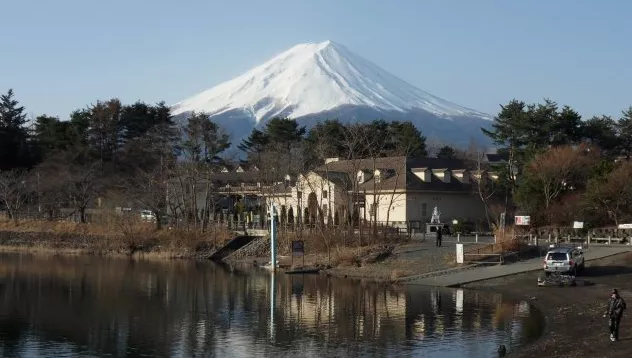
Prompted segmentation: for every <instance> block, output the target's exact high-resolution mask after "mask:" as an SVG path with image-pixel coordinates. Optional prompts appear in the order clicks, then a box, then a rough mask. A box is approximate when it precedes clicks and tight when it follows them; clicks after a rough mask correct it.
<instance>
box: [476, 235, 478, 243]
mask: <svg viewBox="0 0 632 358" xmlns="http://www.w3.org/2000/svg"><path fill="white" fill-rule="evenodd" d="M476 243H477V244H478V233H476Z"/></svg>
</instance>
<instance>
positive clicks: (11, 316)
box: [0, 254, 543, 358]
mask: <svg viewBox="0 0 632 358" xmlns="http://www.w3.org/2000/svg"><path fill="white" fill-rule="evenodd" d="M0 301H1V302H0V303H1V304H0V356H2V357H107V356H110V357H275V358H280V357H301V358H306V357H390V356H396V357H468V358H476V357H494V356H496V350H497V347H498V345H499V344H505V345H506V346H507V348H508V350H509V351H511V350H515V349H518V347H520V345H523V344H525V343H528V342H530V341H533V340H534V339H536V338H538V337H539V335H540V334H541V332H542V329H543V323H542V322H543V320H542V317H541V315H540V314H539V312H538V311H536V310H535V309H533V308H531V307H530V306H529V305H528V304H527V303H526V302H516V301H511V300H507V299H505V298H503V297H502V295H499V294H494V293H487V292H480V291H468V290H461V289H454V290H452V289H450V290H434V289H430V288H424V287H392V286H387V285H375V284H367V283H362V282H359V281H352V280H345V279H335V278H327V277H324V276H320V275H304V276H294V275H285V274H276V275H274V276H273V275H272V274H271V273H269V272H267V271H264V270H258V269H254V268H253V269H243V268H242V269H231V268H229V267H224V266H219V265H216V264H214V263H212V262H184V261H173V262H153V261H131V260H124V259H106V258H97V257H85V256H81V257H74V256H32V255H16V254H2V255H0Z"/></svg>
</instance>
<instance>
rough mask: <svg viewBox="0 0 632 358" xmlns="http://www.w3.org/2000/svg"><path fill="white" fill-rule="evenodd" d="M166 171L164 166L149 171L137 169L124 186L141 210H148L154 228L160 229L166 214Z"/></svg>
mask: <svg viewBox="0 0 632 358" xmlns="http://www.w3.org/2000/svg"><path fill="white" fill-rule="evenodd" d="M167 185H168V173H167V172H166V170H165V168H155V169H153V170H150V171H144V170H142V169H138V170H137V171H136V173H135V174H134V176H132V177H131V178H130V179H129V181H128V183H127V185H126V188H125V191H126V192H127V193H128V195H129V197H130V198H132V200H133V202H134V203H136V205H137V206H138V207H140V208H141V209H142V210H149V211H151V213H152V214H153V216H154V218H155V220H156V230H160V229H162V222H163V221H164V218H165V216H166V214H167Z"/></svg>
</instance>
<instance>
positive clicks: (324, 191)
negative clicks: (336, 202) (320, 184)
mask: <svg viewBox="0 0 632 358" xmlns="http://www.w3.org/2000/svg"><path fill="white" fill-rule="evenodd" d="M323 199H329V192H327V190H323Z"/></svg>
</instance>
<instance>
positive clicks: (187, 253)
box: [0, 230, 214, 260]
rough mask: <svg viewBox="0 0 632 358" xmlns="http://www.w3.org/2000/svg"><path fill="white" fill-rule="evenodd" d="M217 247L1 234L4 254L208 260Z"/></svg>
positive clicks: (146, 239) (139, 237)
mask: <svg viewBox="0 0 632 358" xmlns="http://www.w3.org/2000/svg"><path fill="white" fill-rule="evenodd" d="M213 251H214V246H211V245H209V243H208V242H204V241H202V240H198V241H191V240H189V241H187V240H186V238H185V239H172V238H164V237H159V236H156V235H152V234H151V233H141V234H136V235H129V236H125V235H103V234H92V233H85V232H67V233H56V232H50V231H9V230H0V252H2V253H28V254H39V255H45V254H49V255H68V256H76V255H85V256H99V257H119V258H130V259H152V260H154V259H155V260H200V259H208V258H209V257H210V255H211V254H212V252H213Z"/></svg>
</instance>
